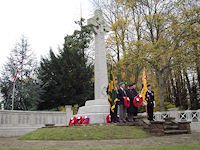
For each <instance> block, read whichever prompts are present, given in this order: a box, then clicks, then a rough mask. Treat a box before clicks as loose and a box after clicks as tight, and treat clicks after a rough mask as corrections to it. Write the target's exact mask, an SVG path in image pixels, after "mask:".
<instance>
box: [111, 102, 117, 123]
mask: <svg viewBox="0 0 200 150" xmlns="http://www.w3.org/2000/svg"><path fill="white" fill-rule="evenodd" d="M117 111H118V105H117V104H116V105H115V109H114V112H112V111H111V110H110V117H111V122H117Z"/></svg>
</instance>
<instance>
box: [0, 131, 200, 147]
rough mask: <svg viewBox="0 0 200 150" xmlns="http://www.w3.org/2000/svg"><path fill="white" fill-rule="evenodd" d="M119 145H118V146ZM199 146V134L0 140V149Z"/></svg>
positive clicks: (14, 138) (6, 138)
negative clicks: (67, 139)
mask: <svg viewBox="0 0 200 150" xmlns="http://www.w3.org/2000/svg"><path fill="white" fill-rule="evenodd" d="M119 143H120V144H119ZM193 144H200V133H199V132H193V133H192V134H182V135H170V136H161V137H155V136H153V137H148V138H143V139H118V140H83V141H35V140H34V141H23V140H17V138H16V137H12V138H8V137H5V138H3V137H1V138H0V147H7V148H8V147H9V148H12V147H15V148H21V147H23V148H30V147H34V148H38V147H39V148H47V147H50V148H58V147H59V148H72V147H73V148H75V147H120V146H126V147H133V146H134V147H148V146H174V145H193Z"/></svg>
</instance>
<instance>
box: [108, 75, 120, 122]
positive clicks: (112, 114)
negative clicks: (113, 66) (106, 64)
mask: <svg viewBox="0 0 200 150" xmlns="http://www.w3.org/2000/svg"><path fill="white" fill-rule="evenodd" d="M108 88H109V85H108V87H107V94H108ZM115 90H116V93H118V79H117V78H115ZM118 105H119V104H118V101H117V102H116V104H115V108H114V112H112V111H111V109H110V118H111V120H110V121H111V123H117V122H118V116H117V112H118Z"/></svg>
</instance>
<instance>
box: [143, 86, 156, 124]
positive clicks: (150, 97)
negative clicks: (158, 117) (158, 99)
mask: <svg viewBox="0 0 200 150" xmlns="http://www.w3.org/2000/svg"><path fill="white" fill-rule="evenodd" d="M147 88H148V91H147V92H146V96H145V97H146V101H147V114H148V120H151V121H153V111H154V107H155V99H154V92H153V91H152V90H151V85H150V84H149V85H147Z"/></svg>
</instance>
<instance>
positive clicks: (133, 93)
mask: <svg viewBox="0 0 200 150" xmlns="http://www.w3.org/2000/svg"><path fill="white" fill-rule="evenodd" d="M126 93H127V96H128V97H129V99H130V107H129V108H128V109H127V111H128V113H134V112H135V109H136V107H135V106H134V105H133V99H134V97H135V96H137V94H138V93H137V92H136V90H135V89H133V90H127V91H126Z"/></svg>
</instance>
